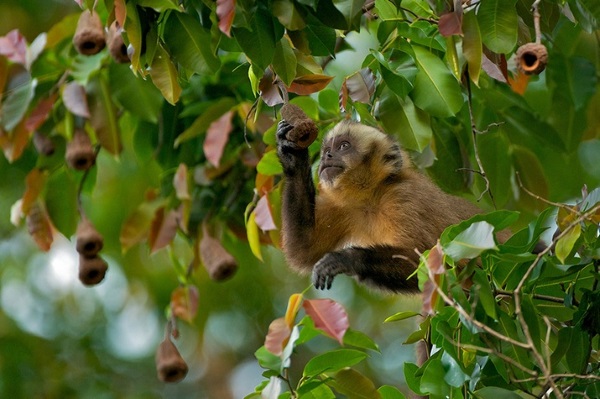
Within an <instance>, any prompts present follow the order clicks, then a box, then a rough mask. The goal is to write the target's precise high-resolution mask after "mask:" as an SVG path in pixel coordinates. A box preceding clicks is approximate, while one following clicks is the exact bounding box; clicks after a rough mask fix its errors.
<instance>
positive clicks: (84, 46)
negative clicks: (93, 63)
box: [73, 10, 106, 55]
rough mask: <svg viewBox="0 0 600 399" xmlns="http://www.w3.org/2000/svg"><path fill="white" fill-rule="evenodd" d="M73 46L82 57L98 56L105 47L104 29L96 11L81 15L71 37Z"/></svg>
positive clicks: (85, 12)
mask: <svg viewBox="0 0 600 399" xmlns="http://www.w3.org/2000/svg"><path fill="white" fill-rule="evenodd" d="M73 45H74V46H75V48H76V49H77V51H78V52H79V53H80V54H83V55H94V54H98V53H99V52H100V51H101V50H102V49H103V48H104V46H106V40H105V38H104V27H103V26H102V21H101V20H100V16H99V15H98V13H96V11H87V10H86V11H84V12H82V13H81V15H80V16H79V21H78V22H77V29H76V30H75V36H73Z"/></svg>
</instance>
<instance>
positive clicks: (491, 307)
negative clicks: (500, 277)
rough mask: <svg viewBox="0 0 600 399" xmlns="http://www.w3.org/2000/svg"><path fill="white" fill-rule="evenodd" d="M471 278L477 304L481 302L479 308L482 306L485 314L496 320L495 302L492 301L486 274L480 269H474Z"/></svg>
mask: <svg viewBox="0 0 600 399" xmlns="http://www.w3.org/2000/svg"><path fill="white" fill-rule="evenodd" d="M472 278H473V283H474V287H475V292H476V295H477V297H478V300H479V302H481V306H483V309H484V310H485V313H486V314H487V315H488V316H490V317H491V318H492V319H494V320H495V319H497V318H498V316H497V314H496V300H495V299H494V294H493V292H492V286H491V285H490V281H489V280H488V278H487V274H486V272H485V271H483V270H482V269H475V274H473V277H472Z"/></svg>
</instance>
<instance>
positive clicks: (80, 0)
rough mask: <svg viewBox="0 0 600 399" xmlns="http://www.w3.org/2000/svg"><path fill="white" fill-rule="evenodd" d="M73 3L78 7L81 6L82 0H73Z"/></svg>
mask: <svg viewBox="0 0 600 399" xmlns="http://www.w3.org/2000/svg"><path fill="white" fill-rule="evenodd" d="M75 3H77V5H78V6H79V7H82V8H83V0H75Z"/></svg>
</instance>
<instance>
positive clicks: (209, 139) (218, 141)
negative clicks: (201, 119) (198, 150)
mask: <svg viewBox="0 0 600 399" xmlns="http://www.w3.org/2000/svg"><path fill="white" fill-rule="evenodd" d="M232 117H233V112H232V111H227V112H226V113H224V114H223V115H222V116H221V117H220V118H219V119H217V120H216V121H214V122H212V123H211V124H210V126H209V127H208V129H207V130H206V138H205V139H204V145H203V148H204V155H205V156H206V159H207V160H208V162H210V163H211V164H213V165H214V166H219V163H220V162H221V157H222V156H223V150H224V149H225V145H226V144H227V141H229V133H231V131H232V130H233V125H232V123H231V118H232Z"/></svg>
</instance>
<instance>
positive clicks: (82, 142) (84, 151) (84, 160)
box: [65, 129, 96, 170]
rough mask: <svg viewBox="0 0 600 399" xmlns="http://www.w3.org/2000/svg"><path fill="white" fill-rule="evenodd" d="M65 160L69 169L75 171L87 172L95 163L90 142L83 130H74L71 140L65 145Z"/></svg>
mask: <svg viewBox="0 0 600 399" xmlns="http://www.w3.org/2000/svg"><path fill="white" fill-rule="evenodd" d="M65 158H66V160H67V164H68V165H69V167H71V168H73V169H76V170H88V169H89V168H90V167H91V166H92V165H93V164H94V162H95V161H96V154H95V153H94V148H93V147H92V142H91V141H90V138H89V137H88V135H87V133H86V132H85V130H83V129H75V133H74V134H73V140H71V141H70V142H69V143H68V144H67V151H66V153H65Z"/></svg>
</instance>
